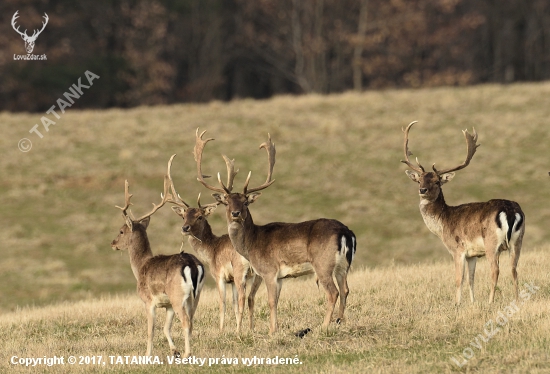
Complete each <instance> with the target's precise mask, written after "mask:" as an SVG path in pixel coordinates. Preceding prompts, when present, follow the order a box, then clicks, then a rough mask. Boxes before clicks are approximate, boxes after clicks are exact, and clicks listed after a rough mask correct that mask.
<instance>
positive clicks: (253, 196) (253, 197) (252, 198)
mask: <svg viewBox="0 0 550 374" xmlns="http://www.w3.org/2000/svg"><path fill="white" fill-rule="evenodd" d="M261 194H262V193H261V192H252V193H251V194H250V195H247V196H246V201H247V202H248V204H252V203H253V202H254V201H256V199H257V198H258V197H260V195H261Z"/></svg>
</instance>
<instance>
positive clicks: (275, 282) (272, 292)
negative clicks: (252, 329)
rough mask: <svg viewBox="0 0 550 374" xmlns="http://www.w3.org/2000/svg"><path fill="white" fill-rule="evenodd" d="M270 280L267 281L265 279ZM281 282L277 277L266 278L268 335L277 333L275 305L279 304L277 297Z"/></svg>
mask: <svg viewBox="0 0 550 374" xmlns="http://www.w3.org/2000/svg"><path fill="white" fill-rule="evenodd" d="M269 278H272V279H270V280H269V281H267V279H269ZM282 283H283V281H282V280H281V279H277V276H276V275H275V276H274V277H267V278H266V282H265V285H266V288H267V298H268V301H269V311H270V313H269V315H270V324H269V334H270V335H272V334H273V333H275V332H276V331H277V304H278V303H279V295H280V293H281V286H282Z"/></svg>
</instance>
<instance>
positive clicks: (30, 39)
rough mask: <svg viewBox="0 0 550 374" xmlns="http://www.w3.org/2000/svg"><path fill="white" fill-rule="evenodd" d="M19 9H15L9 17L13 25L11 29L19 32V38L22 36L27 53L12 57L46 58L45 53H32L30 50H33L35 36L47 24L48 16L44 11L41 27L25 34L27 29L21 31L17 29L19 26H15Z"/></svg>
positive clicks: (27, 58) (22, 58)
mask: <svg viewBox="0 0 550 374" xmlns="http://www.w3.org/2000/svg"><path fill="white" fill-rule="evenodd" d="M18 13H19V11H16V12H15V13H14V15H13V17H12V19H11V26H12V27H13V29H14V30H15V31H16V32H17V33H18V34H19V35H21V38H23V40H24V41H25V49H26V50H27V54H26V55H15V54H14V55H13V59H14V60H46V59H47V58H46V55H45V54H44V55H34V54H32V51H33V50H34V43H35V42H36V38H38V35H40V34H41V33H42V31H44V29H45V28H46V25H47V24H48V20H49V17H48V15H47V14H46V13H44V16H43V18H44V22H42V28H41V29H40V31H39V30H34V32H33V33H32V35H30V36H29V35H27V30H26V29H25V31H24V32H21V31H19V27H20V26H17V27H16V25H15V24H16V20H17V18H19V15H18Z"/></svg>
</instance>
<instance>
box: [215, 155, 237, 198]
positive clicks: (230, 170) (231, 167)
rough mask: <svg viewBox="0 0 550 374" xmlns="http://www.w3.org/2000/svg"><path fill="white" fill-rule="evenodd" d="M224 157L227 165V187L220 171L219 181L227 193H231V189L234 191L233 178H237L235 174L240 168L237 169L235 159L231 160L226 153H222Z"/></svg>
mask: <svg viewBox="0 0 550 374" xmlns="http://www.w3.org/2000/svg"><path fill="white" fill-rule="evenodd" d="M222 157H223V159H224V160H225V166H226V167H227V187H226V186H225V185H224V184H223V182H222V179H221V177H220V173H218V182H219V183H220V185H221V186H222V187H223V189H224V190H225V192H226V193H231V191H233V180H234V179H235V175H237V173H238V172H239V169H237V170H236V171H235V159H233V160H230V159H229V158H228V157H227V156H226V155H222Z"/></svg>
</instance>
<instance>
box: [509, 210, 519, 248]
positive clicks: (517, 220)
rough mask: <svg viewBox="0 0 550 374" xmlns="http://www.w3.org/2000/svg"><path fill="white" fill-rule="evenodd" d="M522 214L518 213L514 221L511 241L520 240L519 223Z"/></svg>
mask: <svg viewBox="0 0 550 374" xmlns="http://www.w3.org/2000/svg"><path fill="white" fill-rule="evenodd" d="M520 220H521V214H519V213H516V220H515V221H514V226H512V235H511V236H510V242H512V243H515V241H516V240H518V237H519V233H520V232H521V230H518V229H517V226H518V223H520Z"/></svg>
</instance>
